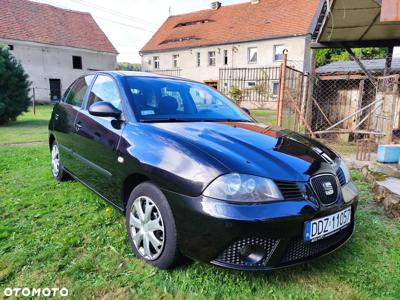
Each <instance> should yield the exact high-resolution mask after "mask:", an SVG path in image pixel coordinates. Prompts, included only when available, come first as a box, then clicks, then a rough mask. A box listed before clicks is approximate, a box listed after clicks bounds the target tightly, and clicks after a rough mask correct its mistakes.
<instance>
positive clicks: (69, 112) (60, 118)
mask: <svg viewBox="0 0 400 300" xmlns="http://www.w3.org/2000/svg"><path fill="white" fill-rule="evenodd" d="M93 78H94V76H93V75H88V76H84V77H81V78H78V79H77V80H76V81H75V82H74V83H72V84H71V86H70V87H69V88H68V89H67V91H66V92H65V94H64V97H63V99H62V101H61V102H59V103H57V104H56V105H55V106H54V110H53V128H54V132H55V137H56V140H57V143H58V146H59V151H60V156H61V159H62V162H63V165H64V167H65V168H66V169H67V170H68V171H69V172H71V173H74V174H75V173H76V174H77V175H78V174H79V163H78V162H77V161H76V159H75V157H74V155H73V154H72V151H73V148H74V135H75V120H76V117H77V115H78V112H79V110H81V107H82V104H83V101H84V99H85V96H86V93H87V92H88V88H89V86H90V83H91V81H92V80H93Z"/></svg>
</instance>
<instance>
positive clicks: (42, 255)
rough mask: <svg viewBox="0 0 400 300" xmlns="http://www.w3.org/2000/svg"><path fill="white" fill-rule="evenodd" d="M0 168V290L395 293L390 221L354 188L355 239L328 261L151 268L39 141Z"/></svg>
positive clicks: (398, 245) (296, 295)
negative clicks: (261, 270) (54, 169)
mask: <svg viewBox="0 0 400 300" xmlns="http://www.w3.org/2000/svg"><path fill="white" fill-rule="evenodd" d="M0 170H1V171H0V182H1V185H0V195H1V196H0V292H1V291H2V289H3V288H5V287H24V286H29V287H46V286H50V287H54V286H56V287H67V288H68V289H69V291H70V295H72V296H74V297H78V298H89V297H92V298H97V297H105V298H110V299H111V298H118V297H121V299H122V298H141V299H145V298H147V299H155V298H167V299H173V298H189V299H190V298H218V299H222V298H224V299H225V298H226V299H234V298H241V299H249V298H258V299H267V298H272V299H312V298H321V299H338V298H342V299H349V298H351V299H396V297H397V296H399V295H400V260H399V257H400V237H399V231H400V225H399V224H398V222H397V221H392V220H389V219H387V218H385V217H384V216H383V213H382V212H381V210H380V209H377V208H376V207H374V206H373V205H372V196H371V193H370V191H369V189H368V187H367V186H366V185H365V184H362V183H359V186H360V188H361V190H362V193H361V201H360V209H359V210H358V212H357V226H356V232H355V235H354V237H353V239H352V240H351V241H350V242H349V243H348V244H347V245H346V246H345V247H344V248H343V249H341V250H340V251H338V252H336V253H334V254H332V255H330V256H327V257H324V258H321V259H318V260H316V261H314V262H312V263H309V264H306V265H303V266H299V267H295V268H291V269H287V270H282V271H277V272H273V273H270V274H248V273H242V272H232V271H228V270H223V269H219V268H217V267H213V266H210V265H207V264H203V263H192V264H189V265H187V266H184V267H181V268H179V269H177V270H173V271H159V270H156V269H154V268H152V267H150V266H148V265H145V264H144V263H142V262H141V261H139V260H137V259H136V258H135V257H134V256H133V254H132V252H131V250H130V248H129V246H128V242H127V238H126V234H125V226H124V219H123V217H122V216H121V215H120V214H119V213H118V212H116V211H115V210H114V209H112V208H110V207H109V206H108V205H107V204H106V203H105V202H104V201H103V200H101V199H99V198H98V197H97V196H95V195H94V194H93V193H92V192H90V191H89V190H87V189H86V188H85V187H83V186H82V185H81V184H79V183H78V182H73V181H72V182H66V183H57V182H56V181H55V180H53V179H52V177H51V175H50V171H49V153H48V148H47V146H46V145H40V146H30V147H3V148H0ZM32 174H34V176H32ZM355 175H356V176H357V175H358V174H357V173H355Z"/></svg>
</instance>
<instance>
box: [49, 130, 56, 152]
mask: <svg viewBox="0 0 400 300" xmlns="http://www.w3.org/2000/svg"><path fill="white" fill-rule="evenodd" d="M55 140H56V138H55V136H54V135H53V134H52V133H51V134H50V136H49V149H50V151H51V147H52V146H53V143H54V141H55Z"/></svg>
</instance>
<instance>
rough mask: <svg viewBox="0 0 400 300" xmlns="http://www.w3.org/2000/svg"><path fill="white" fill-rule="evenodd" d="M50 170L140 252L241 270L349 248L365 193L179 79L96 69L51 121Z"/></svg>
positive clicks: (160, 262)
mask: <svg viewBox="0 0 400 300" xmlns="http://www.w3.org/2000/svg"><path fill="white" fill-rule="evenodd" d="M49 132H50V135H49V146H50V150H51V157H52V164H51V166H52V174H53V176H54V177H55V178H56V179H57V180H65V179H67V178H69V177H72V178H75V179H77V180H79V181H80V182H81V183H82V184H84V185H85V186H87V187H88V188H89V189H91V190H92V191H94V192H95V193H96V194H98V195H99V196H100V197H102V198H103V199H104V200H106V201H107V202H109V203H110V204H111V205H113V206H114V207H115V208H117V209H118V210H119V211H120V212H121V213H123V214H125V216H126V227H127V231H128V236H129V241H130V243H131V245H132V248H133V251H134V252H135V253H136V255H137V256H138V257H139V258H142V259H144V260H146V261H147V262H149V263H150V264H152V265H154V266H156V267H158V268H170V267H172V266H174V265H176V263H177V262H178V261H179V260H180V258H181V257H189V258H192V259H196V260H200V261H204V262H210V263H212V264H214V265H218V266H223V267H227V268H232V269H240V270H270V269H276V268H281V267H286V266H290V265H294V264H298V263H302V262H304V261H307V260H309V259H312V258H315V257H318V256H321V255H324V254H327V253H329V252H331V251H333V250H336V249H337V248H339V247H340V246H342V245H343V244H344V243H345V242H346V241H347V240H349V238H350V237H351V235H352V233H353V229H354V213H355V210H356V206H357V196H358V191H357V189H356V187H355V185H354V184H353V183H352V182H351V181H350V176H349V172H348V170H347V168H346V166H345V165H344V163H343V161H342V160H341V158H340V157H339V156H338V155H337V154H335V153H334V152H333V151H332V150H330V149H328V148H327V147H325V146H324V145H322V144H320V143H319V142H317V141H315V140H312V139H310V138H308V137H306V136H304V135H300V134H297V133H295V132H292V131H288V130H283V129H280V128H275V127H272V126H267V125H264V124H260V123H257V122H256V121H255V120H254V119H253V118H252V117H251V116H250V115H249V114H247V113H246V112H245V111H244V110H242V109H240V108H239V107H238V106H237V105H236V104H234V103H233V102H231V101H230V100H228V99H227V98H225V97H224V96H223V95H221V94H219V93H218V92H217V91H216V90H214V89H212V88H210V87H208V86H206V85H203V84H200V83H197V82H193V81H189V80H184V79H181V78H174V77H167V76H160V75H155V74H150V73H139V72H118V71H111V72H97V73H94V74H90V75H87V76H83V77H80V78H79V79H77V80H76V81H75V82H74V83H73V84H72V85H71V86H70V87H69V88H68V90H67V91H66V92H65V95H64V97H63V99H62V100H61V101H60V102H59V103H57V104H56V105H55V106H54V110H53V113H52V116H51V120H50V123H49Z"/></svg>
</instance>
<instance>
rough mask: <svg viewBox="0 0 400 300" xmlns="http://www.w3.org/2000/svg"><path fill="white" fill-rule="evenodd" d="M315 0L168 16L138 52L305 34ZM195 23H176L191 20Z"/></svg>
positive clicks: (264, 1) (268, 1)
mask: <svg viewBox="0 0 400 300" xmlns="http://www.w3.org/2000/svg"><path fill="white" fill-rule="evenodd" d="M319 2H320V1H319V0H288V1H284V0H260V1H259V3H258V4H251V3H250V2H248V3H241V4H234V5H228V6H224V5H223V4H222V6H221V8H219V9H218V10H211V9H208V10H201V11H197V12H192V13H188V14H184V15H177V16H171V17H169V18H168V19H167V20H166V21H165V22H164V24H163V25H162V26H161V27H160V28H159V30H158V31H157V32H156V33H155V34H154V36H153V37H152V38H151V39H150V41H148V42H147V44H146V45H145V46H144V47H143V48H142V50H141V52H153V51H154V52H157V51H163V50H172V49H179V48H187V47H199V46H207V45H221V44H226V43H236V42H245V41H254V40H263V39H271V38H278V37H288V36H296V35H305V34H307V33H309V31H310V25H311V22H312V20H313V17H314V15H315V13H316V12H317V8H318V6H319ZM204 20H208V22H207V23H201V22H200V23H197V24H195V25H190V24H188V25H187V26H177V25H178V24H182V23H188V22H193V21H204Z"/></svg>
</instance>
